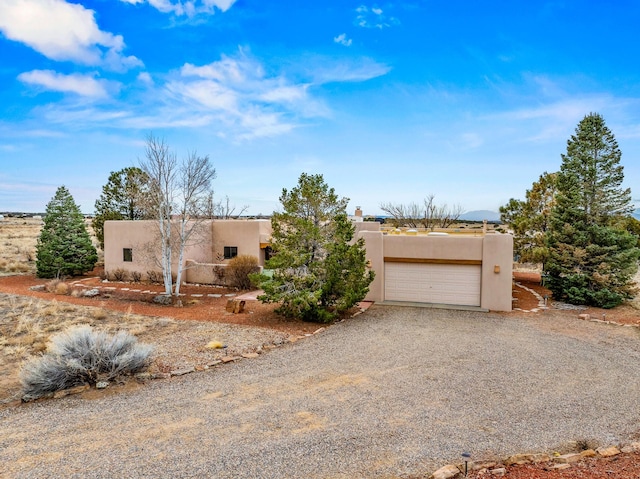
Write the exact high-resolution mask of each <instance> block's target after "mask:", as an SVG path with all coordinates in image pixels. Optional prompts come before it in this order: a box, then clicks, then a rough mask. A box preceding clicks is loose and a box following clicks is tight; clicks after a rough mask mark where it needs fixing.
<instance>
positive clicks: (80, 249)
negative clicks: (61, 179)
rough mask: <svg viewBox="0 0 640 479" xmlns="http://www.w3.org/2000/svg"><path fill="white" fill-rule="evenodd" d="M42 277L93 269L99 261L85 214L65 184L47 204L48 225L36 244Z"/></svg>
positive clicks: (76, 273)
mask: <svg viewBox="0 0 640 479" xmlns="http://www.w3.org/2000/svg"><path fill="white" fill-rule="evenodd" d="M36 254H37V260H36V269H37V275H38V277H40V278H60V277H62V276H74V275H79V274H83V273H86V272H87V271H91V270H92V269H93V267H94V266H95V264H96V262H97V261H98V255H97V253H96V249H95V247H94V246H93V244H92V243H91V238H90V237H89V233H88V232H87V227H86V225H85V222H84V216H83V215H82V213H81V212H80V208H79V207H78V205H76V203H75V201H74V200H73V197H72V196H71V193H69V190H67V188H65V187H64V186H61V187H60V188H58V190H57V191H56V194H55V195H54V197H53V198H52V199H51V201H50V202H49V204H47V211H46V215H45V217H44V225H43V227H42V231H41V232H40V237H39V238H38V244H37V246H36Z"/></svg>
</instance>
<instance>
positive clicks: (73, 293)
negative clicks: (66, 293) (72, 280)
mask: <svg viewBox="0 0 640 479" xmlns="http://www.w3.org/2000/svg"><path fill="white" fill-rule="evenodd" d="M83 294H84V289H82V288H72V289H71V296H73V297H74V298H82V295H83Z"/></svg>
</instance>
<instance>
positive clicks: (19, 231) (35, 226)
mask: <svg viewBox="0 0 640 479" xmlns="http://www.w3.org/2000/svg"><path fill="white" fill-rule="evenodd" d="M86 225H87V228H88V230H89V234H90V235H91V238H92V241H93V243H94V245H97V244H98V241H97V239H96V238H95V235H94V234H93V230H92V229H91V222H90V221H86ZM41 229H42V218H40V217H35V218H34V217H25V218H18V217H6V216H5V218H4V220H3V221H0V276H7V275H11V274H25V273H26V274H32V273H35V271H36V244H37V242H38V236H40V230H41ZM98 262H99V263H100V262H102V250H98Z"/></svg>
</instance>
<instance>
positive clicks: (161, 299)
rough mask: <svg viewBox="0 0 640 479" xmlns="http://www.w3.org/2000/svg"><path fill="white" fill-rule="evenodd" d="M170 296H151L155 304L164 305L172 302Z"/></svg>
mask: <svg viewBox="0 0 640 479" xmlns="http://www.w3.org/2000/svg"><path fill="white" fill-rule="evenodd" d="M172 301H173V300H172V299H171V296H169V295H168V294H159V295H158V296H154V297H153V302H154V303H156V304H162V305H164V306H168V305H170V304H171V303H172Z"/></svg>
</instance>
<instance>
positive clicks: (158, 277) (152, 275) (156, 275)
mask: <svg viewBox="0 0 640 479" xmlns="http://www.w3.org/2000/svg"><path fill="white" fill-rule="evenodd" d="M147 279H148V280H149V281H150V282H152V283H162V273H160V272H158V271H153V270H151V271H147Z"/></svg>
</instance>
